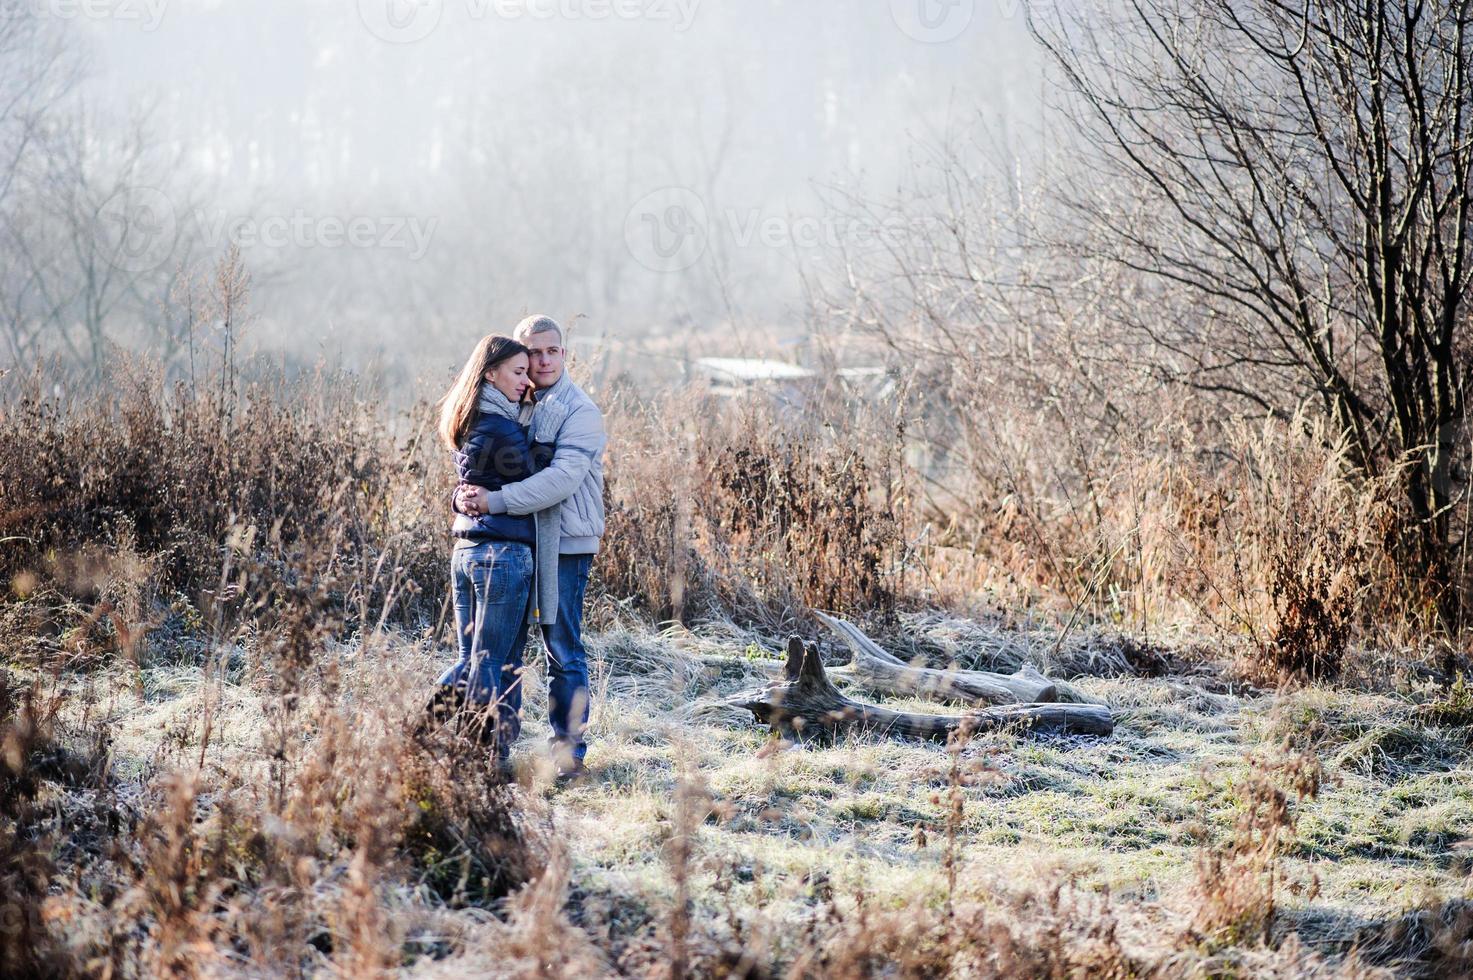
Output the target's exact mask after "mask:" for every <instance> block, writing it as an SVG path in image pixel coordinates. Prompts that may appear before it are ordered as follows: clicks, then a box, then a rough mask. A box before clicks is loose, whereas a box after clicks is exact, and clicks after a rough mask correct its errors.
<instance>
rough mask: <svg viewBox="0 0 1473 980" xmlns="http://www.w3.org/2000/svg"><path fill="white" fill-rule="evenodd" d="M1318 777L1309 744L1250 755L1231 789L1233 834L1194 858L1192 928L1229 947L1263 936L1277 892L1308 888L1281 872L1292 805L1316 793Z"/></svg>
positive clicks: (1273, 912) (1271, 918)
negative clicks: (1274, 755) (1235, 807)
mask: <svg viewBox="0 0 1473 980" xmlns="http://www.w3.org/2000/svg"><path fill="white" fill-rule="evenodd" d="M1323 779H1324V770H1323V768H1322V767H1321V765H1320V761H1319V759H1318V757H1317V756H1316V755H1315V754H1314V752H1313V750H1306V751H1302V752H1299V753H1295V754H1288V753H1285V754H1283V755H1282V756H1280V757H1278V758H1268V757H1255V758H1251V759H1250V760H1249V771H1248V775H1247V777H1246V778H1245V779H1244V780H1243V782H1242V783H1241V784H1240V785H1239V786H1238V787H1237V788H1236V791H1235V792H1236V794H1237V797H1238V800H1237V803H1238V807H1239V810H1238V815H1237V818H1236V820H1235V822H1234V824H1233V836H1232V839H1231V840H1230V841H1229V842H1228V843H1227V844H1226V846H1224V847H1221V848H1207V849H1204V850H1203V851H1202V852H1201V854H1200V855H1199V856H1198V859H1197V912H1196V915H1195V917H1194V919H1193V921H1192V928H1193V929H1194V930H1196V931H1197V932H1198V933H1200V934H1201V935H1203V936H1205V937H1207V938H1209V939H1211V940H1214V941H1218V942H1224V943H1226V944H1229V945H1236V944H1243V943H1253V942H1261V941H1263V940H1265V939H1267V938H1268V931H1269V928H1270V926H1271V925H1272V924H1273V921H1274V916H1275V915H1276V912H1277V904H1276V903H1277V897H1278V894H1279V890H1280V889H1281V888H1283V887H1285V886H1286V885H1287V886H1288V887H1291V888H1293V889H1294V890H1296V891H1300V890H1303V889H1304V888H1305V887H1306V886H1304V885H1303V884H1302V883H1300V882H1297V881H1293V880H1291V879H1289V878H1288V877H1287V875H1286V873H1285V871H1284V869H1283V867H1282V857H1283V854H1284V851H1285V849H1286V848H1287V846H1288V845H1289V844H1290V843H1291V842H1292V841H1293V839H1294V828H1295V825H1296V823H1297V821H1298V812H1297V810H1296V808H1297V807H1299V806H1302V805H1303V804H1304V803H1305V802H1306V801H1308V800H1312V799H1314V797H1315V796H1316V794H1318V793H1319V788H1320V783H1321V781H1322V780H1323ZM1309 887H1310V888H1313V885H1312V884H1311V885H1310V886H1309Z"/></svg>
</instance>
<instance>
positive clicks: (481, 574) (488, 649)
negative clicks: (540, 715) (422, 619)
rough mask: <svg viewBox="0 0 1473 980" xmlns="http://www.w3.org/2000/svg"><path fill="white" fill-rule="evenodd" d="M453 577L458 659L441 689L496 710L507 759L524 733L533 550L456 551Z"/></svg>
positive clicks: (480, 545)
mask: <svg viewBox="0 0 1473 980" xmlns="http://www.w3.org/2000/svg"><path fill="white" fill-rule="evenodd" d="M450 577H451V594H452V596H453V597H454V602H455V635H456V639H457V642H458V644H459V648H460V659H459V660H457V661H456V662H455V664H454V665H453V666H452V667H451V668H450V669H449V670H447V671H445V673H444V674H442V675H441V676H440V680H439V683H440V684H442V685H445V686H447V687H457V686H459V687H462V688H464V690H465V698H466V702H467V704H466V707H467V708H470V709H475V708H477V707H481V706H492V705H494V706H495V711H496V715H497V739H496V741H497V748H498V751H500V752H501V753H502V754H505V753H506V752H507V751H508V750H509V749H510V747H511V743H512V742H514V741H515V740H516V737H517V734H518V733H519V731H520V728H521V720H520V718H519V717H518V713H519V708H520V705H521V697H520V694H521V690H520V685H521V676H520V671H519V669H518V668H520V666H521V663H522V651H521V646H522V645H524V644H525V643H526V640H527V633H526V629H525V623H526V618H527V597H528V595H529V593H530V591H531V588H532V549H531V547H530V546H529V545H525V544H519V543H517V542H513V541H478V542H476V543H475V544H473V545H471V546H469V547H460V548H456V549H455V552H454V555H453V556H452V557H451V559H450ZM486 721H487V722H488V723H489V719H486Z"/></svg>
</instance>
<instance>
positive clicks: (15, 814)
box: [0, 670, 69, 977]
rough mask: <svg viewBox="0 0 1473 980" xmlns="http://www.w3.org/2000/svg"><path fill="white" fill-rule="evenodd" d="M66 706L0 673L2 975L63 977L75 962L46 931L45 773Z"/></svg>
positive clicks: (48, 862)
mask: <svg viewBox="0 0 1473 980" xmlns="http://www.w3.org/2000/svg"><path fill="white" fill-rule="evenodd" d="M59 707H60V701H59V700H58V699H56V698H51V699H41V698H38V697H37V695H36V692H35V689H34V688H28V689H26V690H24V691H21V690H17V688H16V687H15V686H14V684H13V683H12V680H11V677H10V674H9V673H8V672H7V671H3V670H0V974H4V975H5V976H8V977H25V976H37V977H46V976H63V975H65V974H66V973H67V972H68V969H69V959H68V957H67V956H66V955H65V954H64V952H63V951H62V950H61V948H60V944H59V943H57V941H56V938H55V937H54V936H52V935H51V933H50V930H49V929H48V927H47V925H46V920H45V916H44V910H43V905H44V903H45V900H46V895H47V891H48V889H49V887H50V882H51V876H52V874H54V873H55V870H56V869H55V867H54V865H53V862H52V858H51V840H50V835H49V834H48V833H47V832H46V830H45V829H44V811H45V807H44V805H43V804H42V803H40V802H39V801H38V797H39V796H40V795H41V790H42V786H43V779H42V776H41V773H40V772H38V770H39V769H41V768H43V767H44V766H45V764H46V760H47V757H48V756H49V755H51V754H53V753H54V752H55V751H56V746H55V743H54V741H53V737H52V734H53V733H52V724H53V719H54V717H55V714H56V711H57V710H58V709H59Z"/></svg>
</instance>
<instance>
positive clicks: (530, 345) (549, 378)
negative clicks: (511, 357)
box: [523, 330, 568, 389]
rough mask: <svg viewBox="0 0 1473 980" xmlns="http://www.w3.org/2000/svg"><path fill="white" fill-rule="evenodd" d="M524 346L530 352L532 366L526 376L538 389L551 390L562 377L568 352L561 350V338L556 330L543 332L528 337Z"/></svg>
mask: <svg viewBox="0 0 1473 980" xmlns="http://www.w3.org/2000/svg"><path fill="white" fill-rule="evenodd" d="M523 343H524V344H526V345H527V350H528V351H530V352H531V355H532V364H531V366H530V368H529V369H528V371H527V376H528V377H530V378H531V379H532V383H533V384H534V385H536V386H537V387H538V388H541V389H545V388H551V387H552V386H553V385H555V384H557V381H558V378H561V377H562V376H563V366H564V364H565V362H566V361H567V357H568V352H567V351H565V350H564V349H563V342H562V338H560V337H559V336H558V335H557V331H556V330H544V331H542V332H541V333H534V334H533V335H532V336H530V337H528V338H527V339H526V340H525V341H523Z"/></svg>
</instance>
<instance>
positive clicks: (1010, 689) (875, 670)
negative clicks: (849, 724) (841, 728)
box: [814, 610, 1059, 706]
mask: <svg viewBox="0 0 1473 980" xmlns="http://www.w3.org/2000/svg"><path fill="white" fill-rule="evenodd" d="M814 615H816V616H818V618H819V619H821V620H822V621H823V623H824V625H826V626H827V627H828V628H829V629H831V630H833V631H834V632H835V633H837V634H838V635H839V637H840V638H841V639H843V641H844V642H845V644H847V645H848V647H849V649H850V650H852V651H853V652H854V662H853V664H851V665H850V667H849V669H848V670H847V671H846V672H845V673H846V675H847V676H848V677H850V678H851V679H853V680H854V681H855V682H856V683H858V684H859V685H861V686H862V687H866V688H868V689H869V690H871V691H876V692H880V693H884V694H914V695H918V696H920V697H924V698H933V699H935V700H938V701H956V702H959V703H961V704H966V705H973V706H976V705H984V704H1038V703H1041V702H1046V701H1057V700H1059V689H1058V687H1057V686H1056V685H1055V684H1054V682H1053V681H1051V680H1049V679H1048V678H1047V677H1045V676H1043V675H1042V674H1040V673H1039V672H1038V671H1037V670H1034V669H1033V667H1031V666H1029V665H1027V664H1024V665H1023V666H1022V667H1020V668H1018V671H1017V673H1014V674H994V673H992V672H991V671H986V670H937V669H936V668H934V667H917V666H914V665H912V664H908V663H905V662H903V661H902V660H900V658H898V657H896V656H894V655H892V654H890V653H888V652H886V651H885V650H884V649H882V648H881V647H880V645H879V644H878V643H876V642H875V641H874V640H871V639H870V638H869V637H867V636H865V635H864V633H863V632H862V631H861V630H860V629H859V627H857V626H855V625H854V624H853V623H846V622H845V621H844V620H842V619H839V618H837V617H834V616H827V615H825V614H823V613H821V612H818V611H816V610H815V612H814Z"/></svg>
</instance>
